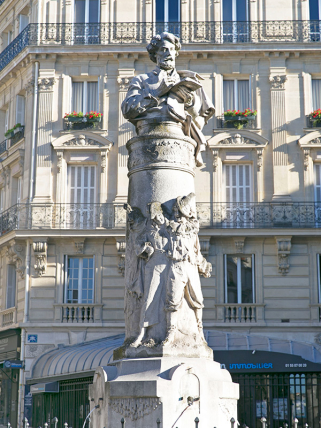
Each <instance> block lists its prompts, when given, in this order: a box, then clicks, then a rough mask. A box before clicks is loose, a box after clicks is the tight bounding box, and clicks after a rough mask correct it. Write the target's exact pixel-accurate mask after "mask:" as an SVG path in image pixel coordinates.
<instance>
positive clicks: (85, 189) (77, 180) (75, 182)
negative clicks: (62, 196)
mask: <svg viewBox="0 0 321 428" xmlns="http://www.w3.org/2000/svg"><path fill="white" fill-rule="evenodd" d="M95 176H96V167H95V166H91V165H88V166H80V165H79V166H78V165H75V166H74V165H70V166H69V168H68V185H69V195H70V198H69V202H71V203H74V204H93V203H94V202H95Z"/></svg>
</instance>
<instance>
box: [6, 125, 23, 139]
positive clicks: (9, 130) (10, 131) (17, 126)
mask: <svg viewBox="0 0 321 428" xmlns="http://www.w3.org/2000/svg"><path fill="white" fill-rule="evenodd" d="M21 127H22V125H21V123H17V124H16V125H15V126H14V127H13V128H11V129H8V131H6V132H5V133H4V136H5V137H8V136H9V135H10V134H11V133H12V132H13V131H14V130H15V129H17V128H21Z"/></svg>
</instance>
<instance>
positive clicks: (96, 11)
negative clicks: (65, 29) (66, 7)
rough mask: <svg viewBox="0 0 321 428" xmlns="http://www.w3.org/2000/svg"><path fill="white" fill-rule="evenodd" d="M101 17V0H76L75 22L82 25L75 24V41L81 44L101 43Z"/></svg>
mask: <svg viewBox="0 0 321 428" xmlns="http://www.w3.org/2000/svg"><path fill="white" fill-rule="evenodd" d="M99 19H100V1H99V0H75V8H74V23H75V24H81V25H77V26H75V29H74V32H73V33H74V34H73V37H74V38H73V43H74V44H81V45H82V44H97V43H99V25H98V23H99ZM83 24H87V25H83ZM93 24H96V25H93Z"/></svg>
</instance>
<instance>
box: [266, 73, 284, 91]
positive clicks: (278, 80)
mask: <svg viewBox="0 0 321 428" xmlns="http://www.w3.org/2000/svg"><path fill="white" fill-rule="evenodd" d="M287 80H288V78H287V76H286V75H285V74H284V75H277V76H270V77H269V81H270V83H271V89H285V82H286V81H287Z"/></svg>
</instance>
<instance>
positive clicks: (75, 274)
mask: <svg viewBox="0 0 321 428" xmlns="http://www.w3.org/2000/svg"><path fill="white" fill-rule="evenodd" d="M66 265H67V266H68V267H67V272H66V290H65V303H74V304H81V303H87V304H92V303H94V258H93V257H82V258H81V257H68V256H66Z"/></svg>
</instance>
